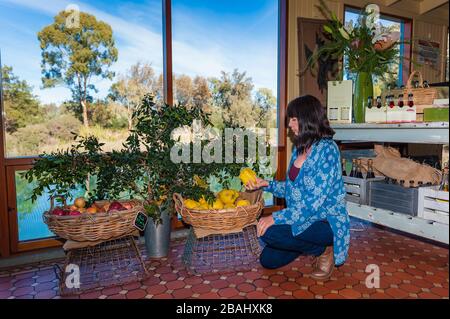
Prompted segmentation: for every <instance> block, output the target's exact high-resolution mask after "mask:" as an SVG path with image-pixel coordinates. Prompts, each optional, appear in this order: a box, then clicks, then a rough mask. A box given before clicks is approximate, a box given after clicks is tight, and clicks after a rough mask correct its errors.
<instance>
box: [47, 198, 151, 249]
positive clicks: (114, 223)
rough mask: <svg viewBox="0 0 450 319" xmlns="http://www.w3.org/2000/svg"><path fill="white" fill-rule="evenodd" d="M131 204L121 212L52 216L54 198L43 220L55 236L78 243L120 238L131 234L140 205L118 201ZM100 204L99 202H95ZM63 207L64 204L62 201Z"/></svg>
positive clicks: (136, 202)
mask: <svg viewBox="0 0 450 319" xmlns="http://www.w3.org/2000/svg"><path fill="white" fill-rule="evenodd" d="M118 202H122V203H123V202H128V203H132V206H133V207H132V208H131V209H127V210H123V211H110V212H105V213H96V214H89V213H83V214H81V215H79V216H57V215H52V213H51V212H52V210H53V208H54V198H53V197H52V198H51V202H50V210H49V211H46V212H44V214H43V220H44V223H45V224H47V226H48V228H49V229H50V230H51V231H52V232H53V233H54V234H56V235H57V236H59V237H61V238H63V239H68V240H74V241H79V242H84V241H100V240H109V239H112V238H118V237H122V236H125V235H128V234H131V233H133V232H134V231H135V230H136V228H135V227H134V220H135V218H136V215H137V213H138V211H139V210H142V206H141V205H142V204H141V203H140V202H139V201H118ZM97 203H101V202H97ZM64 207H65V208H66V207H67V205H66V202H65V200H64Z"/></svg>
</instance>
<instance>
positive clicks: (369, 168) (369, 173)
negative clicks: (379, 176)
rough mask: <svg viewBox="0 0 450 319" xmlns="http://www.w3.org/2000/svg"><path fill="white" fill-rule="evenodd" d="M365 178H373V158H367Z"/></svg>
mask: <svg viewBox="0 0 450 319" xmlns="http://www.w3.org/2000/svg"><path fill="white" fill-rule="evenodd" d="M366 178H375V173H374V172H373V160H372V159H369V160H368V161H367V175H366Z"/></svg>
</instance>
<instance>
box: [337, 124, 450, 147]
mask: <svg viewBox="0 0 450 319" xmlns="http://www.w3.org/2000/svg"><path fill="white" fill-rule="evenodd" d="M332 127H333V129H334V130H335V131H336V135H335V136H334V139H335V140H339V141H346V142H391V143H417V144H448V138H449V133H448V129H449V124H448V122H432V123H401V124H334V125H333V124H332Z"/></svg>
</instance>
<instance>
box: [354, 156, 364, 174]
mask: <svg viewBox="0 0 450 319" xmlns="http://www.w3.org/2000/svg"><path fill="white" fill-rule="evenodd" d="M356 163H357V164H356V178H364V176H363V174H362V170H361V166H362V161H361V160H360V159H358V160H357V162H356Z"/></svg>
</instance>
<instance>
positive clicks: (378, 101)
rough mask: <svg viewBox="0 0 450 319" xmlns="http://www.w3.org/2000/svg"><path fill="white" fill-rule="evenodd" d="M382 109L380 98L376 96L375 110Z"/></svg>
mask: <svg viewBox="0 0 450 319" xmlns="http://www.w3.org/2000/svg"><path fill="white" fill-rule="evenodd" d="M382 107H383V104H382V102H381V96H377V109H381V108H382Z"/></svg>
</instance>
